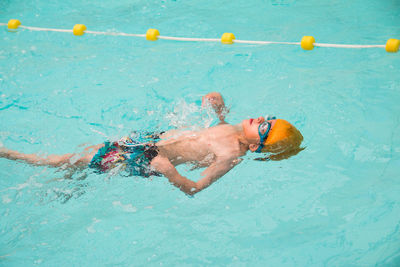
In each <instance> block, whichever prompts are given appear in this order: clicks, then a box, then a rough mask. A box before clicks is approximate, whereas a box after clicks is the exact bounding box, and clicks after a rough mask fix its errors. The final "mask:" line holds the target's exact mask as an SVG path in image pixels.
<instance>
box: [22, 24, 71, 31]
mask: <svg viewBox="0 0 400 267" xmlns="http://www.w3.org/2000/svg"><path fill="white" fill-rule="evenodd" d="M19 27H20V28H24V29H27V30H31V31H44V32H72V30H63V29H51V28H39V27H30V26H22V25H21V26H19Z"/></svg>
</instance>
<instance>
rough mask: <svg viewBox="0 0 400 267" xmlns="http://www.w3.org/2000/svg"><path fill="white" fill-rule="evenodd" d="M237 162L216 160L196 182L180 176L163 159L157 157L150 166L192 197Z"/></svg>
mask: <svg viewBox="0 0 400 267" xmlns="http://www.w3.org/2000/svg"><path fill="white" fill-rule="evenodd" d="M237 163H239V161H238V160H237V159H224V160H223V159H221V160H216V161H215V162H214V163H213V164H211V165H210V166H209V167H208V168H207V169H206V170H205V171H204V172H203V173H202V175H203V176H204V177H203V178H201V179H200V180H199V181H197V182H193V181H192V180H189V179H188V178H186V177H184V176H182V175H180V174H179V173H178V171H177V170H176V168H175V166H174V165H172V163H171V162H170V161H169V160H168V159H167V158H165V157H162V156H157V157H155V158H154V159H153V160H152V161H151V165H152V166H153V167H154V168H155V169H156V170H157V171H158V172H160V173H161V174H163V175H164V176H165V177H167V178H168V180H169V181H170V182H171V183H172V184H173V185H174V186H176V187H178V188H179V189H180V190H182V191H183V192H185V193H186V194H188V195H194V194H196V193H197V192H200V191H201V190H203V189H204V188H206V187H208V186H209V185H211V184H212V183H213V182H215V181H216V180H217V179H218V178H220V177H222V176H223V175H224V174H225V173H227V172H228V171H229V170H231V169H232V168H233V167H234V166H235V165H236V164H237Z"/></svg>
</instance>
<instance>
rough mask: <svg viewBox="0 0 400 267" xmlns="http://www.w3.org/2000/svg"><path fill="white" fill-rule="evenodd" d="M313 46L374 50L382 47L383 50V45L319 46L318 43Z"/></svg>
mask: <svg viewBox="0 0 400 267" xmlns="http://www.w3.org/2000/svg"><path fill="white" fill-rule="evenodd" d="M314 46H319V47H337V48H375V47H383V48H385V45H352V44H349V45H347V44H320V43H314Z"/></svg>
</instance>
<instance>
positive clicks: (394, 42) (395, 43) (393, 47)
mask: <svg viewBox="0 0 400 267" xmlns="http://www.w3.org/2000/svg"><path fill="white" fill-rule="evenodd" d="M399 46H400V40H398V39H389V40H387V42H386V47H385V48H386V51H387V52H390V53H396V52H397V51H399Z"/></svg>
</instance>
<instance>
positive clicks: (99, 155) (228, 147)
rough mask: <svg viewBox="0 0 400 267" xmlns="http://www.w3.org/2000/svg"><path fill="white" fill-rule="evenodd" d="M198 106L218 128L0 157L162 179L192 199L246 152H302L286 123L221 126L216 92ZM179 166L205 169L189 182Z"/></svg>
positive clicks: (272, 156) (275, 156)
mask: <svg viewBox="0 0 400 267" xmlns="http://www.w3.org/2000/svg"><path fill="white" fill-rule="evenodd" d="M202 105H203V106H204V105H211V107H212V108H213V109H214V111H215V112H216V114H217V115H218V118H219V120H220V123H219V124H218V125H216V126H213V127H210V128H205V129H201V130H198V131H190V130H169V131H166V132H162V133H140V132H134V133H133V134H131V135H130V136H128V137H124V138H122V139H120V140H119V141H114V142H111V141H106V142H105V143H104V144H100V145H95V146H91V147H88V148H86V149H85V150H84V151H83V152H82V153H78V154H65V155H49V156H48V157H46V158H44V157H40V156H38V155H36V154H24V153H20V152H18V151H12V150H9V149H6V148H0V157H4V158H8V159H12V160H22V161H25V162H27V163H30V164H34V165H39V166H43V165H47V166H54V167H61V166H64V167H67V168H81V169H82V168H86V167H89V168H92V169H94V170H95V172H109V171H111V170H114V169H116V168H117V169H118V170H120V169H124V170H127V171H128V173H130V174H131V175H140V176H144V177H149V176H151V175H163V176H165V177H166V178H167V179H168V180H169V181H170V182H171V183H172V184H173V185H174V186H176V187H178V188H179V189H180V190H182V191H183V192H185V193H186V194H189V195H193V194H195V193H197V192H200V191H201V190H203V189H204V188H206V187H208V186H209V185H211V184H212V183H213V182H215V181H216V180H217V179H219V178H220V177H222V176H223V175H224V174H226V173H227V172H228V171H229V170H231V169H232V168H233V167H235V166H236V165H237V164H238V163H239V162H240V161H241V160H242V159H241V157H242V156H244V155H245V154H246V153H247V152H248V151H249V150H250V151H251V152H256V153H268V156H267V157H264V158H258V159H257V160H281V159H285V158H288V157H290V156H293V155H296V154H297V153H298V152H299V151H301V150H302V148H301V147H300V144H301V142H302V140H303V136H302V135H301V133H300V131H298V130H297V129H296V128H295V127H294V126H293V125H292V124H290V123H289V122H288V121H286V120H283V119H276V118H267V119H265V118H264V117H259V118H257V119H252V118H250V119H246V120H243V121H242V122H241V123H239V124H237V125H231V124H228V123H226V122H225V115H226V108H225V103H224V101H223V98H222V96H221V94H219V93H217V92H212V93H209V94H207V95H206V96H204V97H203V101H202ZM183 163H192V164H195V165H196V166H197V167H206V169H205V170H204V171H203V172H202V173H201V176H202V177H201V179H200V180H199V181H197V182H194V181H192V180H190V179H188V178H186V177H184V176H182V175H181V174H179V172H178V171H177V169H176V166H178V165H180V164H183Z"/></svg>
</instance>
